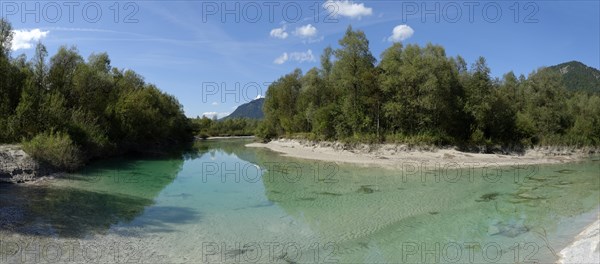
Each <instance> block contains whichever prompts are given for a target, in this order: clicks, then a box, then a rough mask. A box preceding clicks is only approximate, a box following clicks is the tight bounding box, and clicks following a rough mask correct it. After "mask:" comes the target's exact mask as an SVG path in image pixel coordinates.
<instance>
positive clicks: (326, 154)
mask: <svg viewBox="0 0 600 264" xmlns="http://www.w3.org/2000/svg"><path fill="white" fill-rule="evenodd" d="M246 147H257V148H267V149H270V150H272V151H275V152H278V153H280V154H281V155H282V156H286V157H293V158H300V159H308V160H319V161H324V162H336V163H338V162H339V163H351V164H357V165H366V166H379V167H384V168H389V169H401V168H402V166H403V165H404V164H407V163H412V164H424V165H431V166H435V165H445V166H449V167H450V168H452V167H454V168H456V165H458V166H461V165H466V166H469V167H487V166H511V165H536V164H561V163H569V162H575V161H579V160H582V159H583V158H586V157H589V153H590V151H587V150H584V149H575V148H568V147H564V148H560V147H556V148H550V147H546V148H544V147H537V148H533V149H528V150H526V151H525V153H524V154H523V155H516V154H509V155H506V154H483V153H471V152H462V151H459V150H456V149H454V148H435V147H424V148H420V149H415V148H411V147H409V146H407V145H400V144H379V145H368V144H358V145H356V146H355V147H349V146H348V145H346V144H343V143H339V142H313V141H307V140H296V139H278V140H273V141H271V142H268V143H250V144H247V145H246Z"/></svg>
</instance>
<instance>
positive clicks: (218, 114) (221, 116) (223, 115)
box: [202, 112, 231, 118]
mask: <svg viewBox="0 0 600 264" xmlns="http://www.w3.org/2000/svg"><path fill="white" fill-rule="evenodd" d="M229 114H231V113H229V112H221V113H218V112H204V113H202V116H205V117H208V118H213V116H215V115H216V116H217V118H223V117H226V116H228V115H229Z"/></svg>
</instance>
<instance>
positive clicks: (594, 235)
mask: <svg viewBox="0 0 600 264" xmlns="http://www.w3.org/2000/svg"><path fill="white" fill-rule="evenodd" d="M558 262H559V263H600V219H597V220H596V221H595V222H594V223H592V224H591V225H589V226H588V227H587V228H585V229H584V230H583V231H582V232H581V233H579V235H577V237H575V239H574V241H573V242H572V243H571V244H570V245H569V246H567V247H566V248H564V249H563V250H561V251H560V260H559V261H558Z"/></svg>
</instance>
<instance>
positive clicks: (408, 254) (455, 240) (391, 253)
mask: <svg viewBox="0 0 600 264" xmlns="http://www.w3.org/2000/svg"><path fill="white" fill-rule="evenodd" d="M247 142H248V141H247V140H222V141H208V142H203V143H199V144H198V151H197V152H195V153H189V154H186V155H184V156H183V158H173V159H161V160H112V161H104V162H99V163H96V164H93V165H92V166H90V167H88V168H86V170H85V171H82V172H80V173H77V174H72V175H69V177H67V178H66V179H57V180H53V181H50V182H49V183H47V184H43V185H28V186H21V185H3V186H1V187H0V188H1V189H0V190H1V193H0V206H1V208H2V210H1V214H2V219H4V220H2V221H0V228H1V229H0V231H2V233H0V234H1V235H2V237H0V249H3V250H2V252H3V255H2V257H3V259H0V260H2V261H6V262H9V263H10V261H17V260H23V258H24V255H23V254H22V253H23V252H25V250H24V249H25V246H23V245H24V244H23V243H29V244H34V245H35V243H39V245H40V249H39V254H38V256H37V257H38V259H37V260H38V262H44V261H43V260H49V259H50V260H52V258H53V257H55V258H58V260H59V262H72V261H76V260H80V261H81V260H83V261H86V262H90V261H100V262H125V261H131V260H137V262H155V263H181V262H194V263H198V262H213V263H214V262H217V263H225V262H226V263H232V262H236V261H237V262H252V263H294V262H298V263H316V262H318V263H323V262H336V261H337V262H340V263H424V262H427V263H430V262H454V263H465V262H469V261H471V260H472V261H473V262H476V263H482V262H490V263H514V262H527V261H539V262H553V261H555V260H556V258H557V257H556V256H555V254H557V253H558V252H559V251H560V249H561V248H562V247H564V246H566V243H568V242H569V240H570V239H571V238H572V237H573V236H574V235H576V234H577V233H578V232H579V231H580V230H581V229H582V228H583V227H584V226H585V225H587V224H589V223H590V222H591V219H593V218H594V217H596V214H597V213H598V208H599V207H598V206H599V204H600V201H599V196H600V162H599V161H597V160H595V161H594V160H593V159H590V160H587V161H584V162H580V163H573V164H561V165H541V166H517V165H518V164H515V166H513V167H504V168H497V167H493V166H490V167H489V168H488V169H480V168H470V167H468V166H465V165H464V164H461V169H460V170H444V169H443V168H444V166H445V165H448V166H449V164H441V168H442V170H440V169H438V170H436V169H435V168H434V167H432V166H430V167H428V168H419V166H418V164H407V166H406V167H405V169H404V170H386V169H379V168H374V167H361V166H352V165H346V164H344V165H335V164H331V163H325V162H314V161H304V160H299V159H292V158H285V157H281V156H279V155H278V154H277V153H274V152H271V151H268V150H264V149H255V148H245V147H244V144H245V143H247ZM415 165H417V166H415ZM459 176H460V177H459ZM9 219H10V221H9ZM23 241H25V242H23ZM32 241H33V242H32ZM2 242H4V243H3V244H2ZM67 242H75V243H77V245H78V246H76V247H74V248H75V250H73V252H74V253H73V254H72V255H73V256H71V255H69V254H67V253H66V252H68V251H67V250H64V248H65V247H66V246H65V245H67V244H68V243H67ZM11 243H12V244H11ZM52 243H54V244H52ZM3 245H4V246H3ZM15 245H19V246H15ZM19 247H20V248H19ZM59 247H60V248H61V249H63V250H61V252H59V253H60V254H58V253H56V252H57V251H56V250H55V251H52V250H53V249H54V248H59ZM18 248H19V249H20V251H19V252H17V251H18V250H16V249H18ZM44 248H46V249H48V250H50V251H52V253H53V254H49V253H47V252H46V251H44ZM13 249H15V250H13ZM11 250H12V251H11ZM99 252H101V253H99ZM57 256H58V257H57ZM27 257H28V256H27V254H25V260H26V261H25V262H27V260H32V259H33V258H34V257H35V254H34V256H29V258H27ZM70 257H72V258H70Z"/></svg>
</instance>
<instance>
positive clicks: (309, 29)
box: [294, 24, 318, 38]
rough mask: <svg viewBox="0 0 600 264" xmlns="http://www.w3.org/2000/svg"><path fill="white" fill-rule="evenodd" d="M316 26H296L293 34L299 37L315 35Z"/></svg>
mask: <svg viewBox="0 0 600 264" xmlns="http://www.w3.org/2000/svg"><path fill="white" fill-rule="evenodd" d="M317 32H318V30H317V28H316V27H314V26H313V25H311V24H308V25H306V26H301V27H297V28H296V31H294V35H296V36H298V37H301V38H312V37H314V36H316V35H317Z"/></svg>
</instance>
